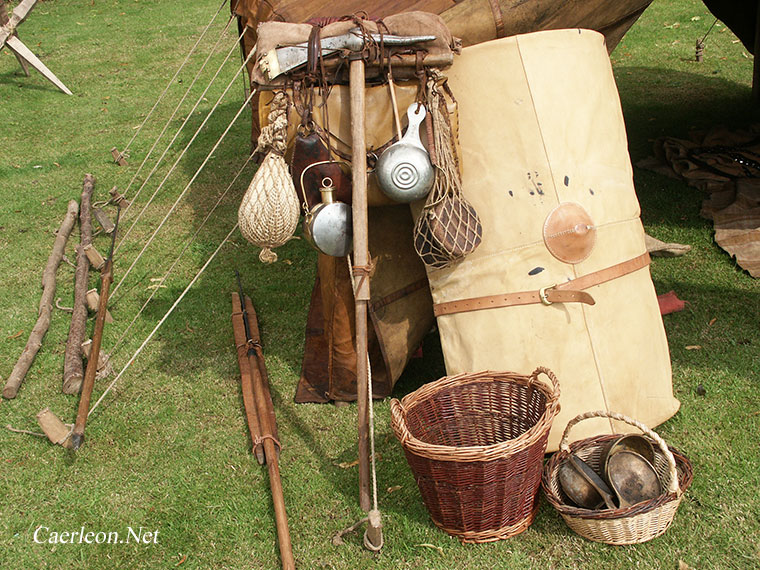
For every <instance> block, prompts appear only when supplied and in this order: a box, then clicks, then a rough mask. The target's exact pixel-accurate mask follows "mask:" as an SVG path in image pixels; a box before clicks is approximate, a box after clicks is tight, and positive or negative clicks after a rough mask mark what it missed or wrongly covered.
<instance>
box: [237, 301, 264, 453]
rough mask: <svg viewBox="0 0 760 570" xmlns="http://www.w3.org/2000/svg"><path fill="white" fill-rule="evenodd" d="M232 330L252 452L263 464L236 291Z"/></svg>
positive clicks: (241, 314) (243, 328)
mask: <svg viewBox="0 0 760 570" xmlns="http://www.w3.org/2000/svg"><path fill="white" fill-rule="evenodd" d="M232 331H233V335H234V338H235V349H236V352H237V357H238V368H239V369H240V391H241V392H242V394H243V407H244V408H245V419H246V422H247V423H248V432H249V433H250V434H251V441H252V442H253V454H254V455H255V456H256V461H258V462H259V465H264V463H266V457H265V456H264V449H263V448H262V447H261V446H260V445H257V444H256V441H257V440H259V439H260V438H261V424H260V423H259V414H258V412H257V411H256V404H255V403H254V401H253V384H252V382H251V369H250V363H249V362H248V346H247V342H246V341H247V339H246V338H245V327H244V325H243V307H242V306H241V299H240V295H239V294H237V293H232Z"/></svg>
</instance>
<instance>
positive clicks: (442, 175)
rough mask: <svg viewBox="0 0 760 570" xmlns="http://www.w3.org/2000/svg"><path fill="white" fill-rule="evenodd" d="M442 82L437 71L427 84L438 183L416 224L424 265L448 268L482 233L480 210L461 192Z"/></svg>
mask: <svg viewBox="0 0 760 570" xmlns="http://www.w3.org/2000/svg"><path fill="white" fill-rule="evenodd" d="M439 83H440V76H439V75H435V74H434V75H432V76H431V77H430V78H429V79H428V83H427V100H428V108H429V109H430V115H431V118H432V121H433V142H434V144H433V146H434V148H435V157H434V158H433V165H434V167H435V169H436V176H435V182H434V184H433V188H432V190H431V191H430V194H428V197H427V201H426V202H425V206H424V207H423V209H422V212H421V213H420V216H419V218H417V223H416V224H415V227H414V249H415V250H416V251H417V254H418V255H419V256H420V258H421V259H422V261H423V262H424V263H425V265H427V266H429V267H434V268H441V267H446V266H447V265H449V264H451V263H452V262H454V261H457V260H459V259H461V258H463V257H464V256H465V255H467V254H469V253H472V252H473V251H474V250H475V248H476V247H478V245H480V241H481V239H482V236H483V227H482V226H481V224H480V219H479V218H478V213H477V212H476V211H475V208H473V207H472V205H470V204H469V203H468V202H467V200H465V198H464V196H463V195H462V181H461V178H460V176H459V163H458V160H457V156H456V150H455V147H454V144H453V140H452V129H451V125H450V123H449V120H448V110H447V105H446V99H445V97H444V94H443V93H442V91H441V86H440V85H439Z"/></svg>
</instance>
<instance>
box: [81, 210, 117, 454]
mask: <svg viewBox="0 0 760 570" xmlns="http://www.w3.org/2000/svg"><path fill="white" fill-rule="evenodd" d="M120 214H121V208H118V210H117V214H116V225H115V227H114V230H113V233H112V234H111V250H110V251H109V253H108V259H107V260H106V265H105V267H103V272H102V273H101V274H100V301H99V303H98V314H97V315H96V316H95V330H94V331H93V333H92V346H91V348H90V358H89V359H88V360H87V368H86V369H85V371H84V379H83V380H82V395H81V396H80V398H79V409H78V411H77V419H76V423H75V424H74V429H73V431H72V432H71V444H72V448H73V449H74V450H77V449H79V447H80V446H81V445H82V442H83V441H84V428H85V425H86V424H87V414H89V412H90V397H91V396H92V389H93V387H94V386H95V374H96V373H97V371H98V357H99V356H100V344H101V341H102V340H103V327H104V326H105V323H106V314H107V313H108V293H109V291H110V289H111V283H113V249H114V244H115V243H116V233H117V232H118V229H119V216H120Z"/></svg>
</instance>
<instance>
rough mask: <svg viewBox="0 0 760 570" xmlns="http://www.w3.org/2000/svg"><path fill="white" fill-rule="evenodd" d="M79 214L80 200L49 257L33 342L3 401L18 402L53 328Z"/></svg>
mask: <svg viewBox="0 0 760 570" xmlns="http://www.w3.org/2000/svg"><path fill="white" fill-rule="evenodd" d="M78 211H79V204H77V202H76V200H70V201H69V206H68V209H67V210H66V216H65V217H64V218H63V222H62V223H61V227H60V228H58V234H57V235H56V238H55V243H54V244H53V251H52V252H51V253H50V257H48V262H47V265H46V266H45V271H44V272H43V273H42V298H41V299H40V307H39V310H38V312H37V314H38V315H39V316H38V318H37V322H36V323H35V325H34V328H32V332H31V334H30V335H29V340H28V341H27V343H26V347H25V348H24V351H23V352H22V353H21V356H20V357H19V359H18V361H17V362H16V365H15V366H14V367H13V371H12V372H11V375H10V376H9V377H8V381H7V382H6V383H5V388H3V398H7V399H11V398H15V397H16V394H17V393H18V390H19V388H20V387H21V383H22V382H23V381H24V377H25V376H26V373H27V372H28V371H29V368H30V367H31V366H32V362H33V361H34V357H35V356H37V352H38V351H39V350H40V347H41V346H42V339H43V337H44V336H45V333H46V332H47V330H48V327H49V326H50V315H51V313H52V311H53V299H54V298H55V273H56V271H57V270H58V266H59V265H60V263H61V259H63V251H64V249H65V248H66V241H67V240H68V238H69V234H70V233H71V230H72V228H73V227H74V223H75V222H76V219H77V212H78Z"/></svg>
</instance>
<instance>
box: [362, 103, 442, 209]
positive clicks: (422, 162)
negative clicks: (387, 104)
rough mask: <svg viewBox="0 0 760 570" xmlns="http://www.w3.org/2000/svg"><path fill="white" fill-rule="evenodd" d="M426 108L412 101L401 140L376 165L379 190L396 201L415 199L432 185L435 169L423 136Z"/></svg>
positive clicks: (390, 147)
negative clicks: (407, 124)
mask: <svg viewBox="0 0 760 570" xmlns="http://www.w3.org/2000/svg"><path fill="white" fill-rule="evenodd" d="M426 114H427V111H426V110H425V107H424V106H423V105H421V104H419V103H412V104H411V105H410V106H409V108H408V109H407V111H406V116H407V117H408V118H409V126H408V127H407V129H406V133H405V134H404V136H403V137H402V138H401V140H400V141H398V142H396V143H393V144H392V145H391V146H389V147H388V148H387V149H385V151H384V152H383V154H381V155H380V158H379V159H378V160H377V164H376V166H375V175H376V176H377V183H378V185H379V186H380V190H381V191H382V192H383V194H385V195H386V196H387V197H388V198H390V199H391V200H395V201H396V202H405V203H406V202H414V201H415V200H419V199H421V198H424V197H425V196H427V195H428V193H429V192H430V189H431V188H432V187H433V181H434V180H435V172H434V170H433V164H432V163H431V162H430V155H429V154H428V152H427V150H425V147H424V146H423V145H422V141H421V140H420V125H421V124H422V121H424V120H425V115H426Z"/></svg>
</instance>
